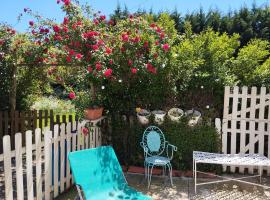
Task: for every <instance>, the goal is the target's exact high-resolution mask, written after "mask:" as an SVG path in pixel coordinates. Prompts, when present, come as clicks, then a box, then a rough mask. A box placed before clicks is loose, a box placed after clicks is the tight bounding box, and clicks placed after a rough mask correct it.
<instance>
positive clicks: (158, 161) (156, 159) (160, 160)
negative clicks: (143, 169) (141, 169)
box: [145, 156, 170, 166]
mask: <svg viewBox="0 0 270 200" xmlns="http://www.w3.org/2000/svg"><path fill="white" fill-rule="evenodd" d="M145 162H146V163H147V164H152V165H159V166H163V165H167V164H168V163H170V159H169V158H166V157H163V156H151V157H147V158H145Z"/></svg>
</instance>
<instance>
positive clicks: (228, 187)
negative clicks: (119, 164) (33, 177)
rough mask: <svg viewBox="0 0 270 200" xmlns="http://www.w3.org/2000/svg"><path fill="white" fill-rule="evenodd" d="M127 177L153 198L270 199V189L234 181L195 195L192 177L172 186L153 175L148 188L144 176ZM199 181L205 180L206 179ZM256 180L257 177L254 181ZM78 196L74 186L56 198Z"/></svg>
mask: <svg viewBox="0 0 270 200" xmlns="http://www.w3.org/2000/svg"><path fill="white" fill-rule="evenodd" d="M126 177H127V181H128V183H129V185H130V186H132V187H134V188H136V189H137V190H138V191H141V192H143V193H145V194H147V195H149V196H151V197H152V198H153V200H187V199H191V200H221V199H222V200H235V199H237V200H267V199H269V200H270V190H264V189H263V188H261V187H256V186H251V185H247V184H241V183H236V182H233V181H231V182H227V183H221V184H216V185H207V186H200V187H199V188H198V193H197V195H195V194H194V182H193V179H191V178H174V187H171V186H170V184H169V180H168V179H167V178H165V179H164V178H163V177H153V179H152V184H151V188H150V189H149V190H148V189H147V185H146V181H144V176H142V175H134V174H127V175H126ZM211 180H213V179H211ZM253 180H254V179H253ZM199 181H200V182H204V181H206V179H200V180H199ZM256 181H257V180H256V179H255V180H254V182H256ZM263 184H267V185H270V179H269V178H268V179H266V178H263ZM76 196H77V191H76V189H75V187H73V188H72V189H71V190H69V191H67V192H65V193H64V194H62V195H61V196H59V197H58V198H56V200H73V199H74V198H75V197H76Z"/></svg>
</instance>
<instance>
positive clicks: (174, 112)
mask: <svg viewBox="0 0 270 200" xmlns="http://www.w3.org/2000/svg"><path fill="white" fill-rule="evenodd" d="M183 115H184V111H183V110H182V109H180V108H171V109H170V110H169V111H168V116H169V118H170V120H172V121H174V122H179V121H180V119H181V117H183Z"/></svg>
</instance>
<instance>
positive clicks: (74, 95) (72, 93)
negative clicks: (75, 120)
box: [68, 92, 76, 99]
mask: <svg viewBox="0 0 270 200" xmlns="http://www.w3.org/2000/svg"><path fill="white" fill-rule="evenodd" d="M68 97H69V98H70V99H75V98H76V94H75V92H70V93H69V95H68Z"/></svg>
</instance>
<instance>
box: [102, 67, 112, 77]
mask: <svg viewBox="0 0 270 200" xmlns="http://www.w3.org/2000/svg"><path fill="white" fill-rule="evenodd" d="M111 75H112V69H111V68H109V69H106V71H105V72H104V76H105V77H107V78H108V77H109V76H111Z"/></svg>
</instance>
